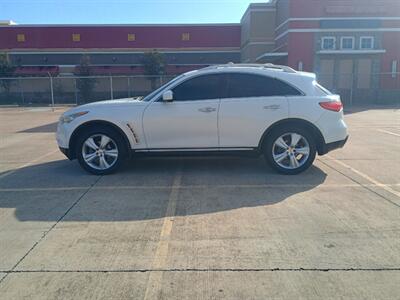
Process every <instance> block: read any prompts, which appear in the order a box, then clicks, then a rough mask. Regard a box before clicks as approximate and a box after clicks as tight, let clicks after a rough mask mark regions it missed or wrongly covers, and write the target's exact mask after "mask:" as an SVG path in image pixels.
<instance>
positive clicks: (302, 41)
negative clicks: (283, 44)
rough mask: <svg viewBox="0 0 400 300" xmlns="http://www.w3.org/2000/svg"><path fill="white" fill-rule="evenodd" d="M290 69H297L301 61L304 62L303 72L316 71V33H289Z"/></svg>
mask: <svg viewBox="0 0 400 300" xmlns="http://www.w3.org/2000/svg"><path fill="white" fill-rule="evenodd" d="M288 41H289V42H288V49H289V57H288V64H289V66H290V67H292V68H294V69H297V66H298V63H299V61H302V62H303V71H308V72H313V69H314V33H309V32H306V33H303V32H302V33H300V32H296V33H289V40H288Z"/></svg>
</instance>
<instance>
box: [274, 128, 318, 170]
mask: <svg viewBox="0 0 400 300" xmlns="http://www.w3.org/2000/svg"><path fill="white" fill-rule="evenodd" d="M309 156H310V145H309V143H308V141H307V139H306V138H305V137H303V136H302V135H300V134H298V133H294V132H288V133H285V134H283V135H281V136H280V137H279V138H278V139H276V141H275V142H274V144H273V146H272V158H273V159H274V161H275V163H276V164H278V165H279V166H280V167H282V168H285V169H288V170H294V169H298V168H300V167H301V166H303V165H304V164H305V163H306V161H307V159H308V157H309Z"/></svg>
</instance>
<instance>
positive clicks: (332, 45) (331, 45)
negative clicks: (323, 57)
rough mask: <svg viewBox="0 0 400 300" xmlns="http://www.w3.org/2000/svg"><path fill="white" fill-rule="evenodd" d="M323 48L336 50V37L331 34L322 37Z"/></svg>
mask: <svg viewBox="0 0 400 300" xmlns="http://www.w3.org/2000/svg"><path fill="white" fill-rule="evenodd" d="M321 48H322V50H335V49H336V38H335V37H332V36H329V37H323V38H322V45H321Z"/></svg>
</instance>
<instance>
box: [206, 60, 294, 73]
mask: <svg viewBox="0 0 400 300" xmlns="http://www.w3.org/2000/svg"><path fill="white" fill-rule="evenodd" d="M227 67H237V68H266V69H276V70H281V71H283V72H287V73H297V71H296V70H294V69H292V68H291V67H288V66H282V65H274V64H271V63H268V64H235V63H232V62H230V63H227V64H224V65H213V66H209V67H205V68H203V70H212V69H219V68H227Z"/></svg>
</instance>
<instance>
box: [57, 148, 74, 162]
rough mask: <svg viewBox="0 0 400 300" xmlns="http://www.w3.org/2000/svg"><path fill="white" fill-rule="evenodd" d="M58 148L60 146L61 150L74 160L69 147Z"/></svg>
mask: <svg viewBox="0 0 400 300" xmlns="http://www.w3.org/2000/svg"><path fill="white" fill-rule="evenodd" d="M58 148H60V151H61V152H62V153H63V154H64V155H65V156H66V157H67V158H68V159H69V160H72V156H71V151H69V149H67V148H62V147H58Z"/></svg>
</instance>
